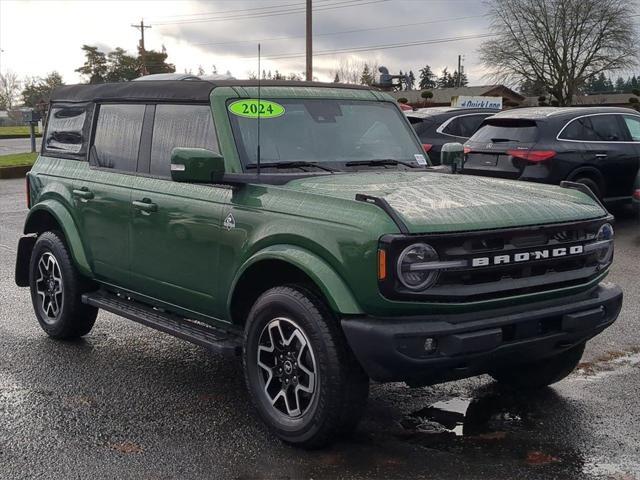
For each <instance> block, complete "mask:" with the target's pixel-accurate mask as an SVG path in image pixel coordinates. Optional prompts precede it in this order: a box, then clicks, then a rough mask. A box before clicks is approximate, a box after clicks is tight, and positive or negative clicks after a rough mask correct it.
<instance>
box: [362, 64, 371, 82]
mask: <svg viewBox="0 0 640 480" xmlns="http://www.w3.org/2000/svg"><path fill="white" fill-rule="evenodd" d="M372 83H373V75H372V74H371V71H370V70H369V65H368V64H366V63H365V64H364V67H363V68H362V75H360V84H361V85H371V84H372Z"/></svg>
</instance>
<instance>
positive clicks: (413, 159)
mask: <svg viewBox="0 0 640 480" xmlns="http://www.w3.org/2000/svg"><path fill="white" fill-rule="evenodd" d="M252 101H253V102H255V103H254V104H253V105H251V104H249V107H253V110H255V107H256V104H257V100H252V99H249V100H242V101H235V102H233V101H232V102H230V104H229V106H228V110H229V117H230V119H231V125H232V128H233V134H234V137H235V141H236V145H237V147H238V153H239V154H240V158H241V160H242V163H243V164H244V165H245V166H247V165H252V164H255V163H256V161H257V136H258V128H257V115H256V112H255V111H254V112H253V113H252V112H251V108H247V106H246V103H248V102H252ZM261 103H266V104H267V107H266V109H265V108H261V119H260V163H261V165H263V166H265V167H268V166H269V164H270V163H271V164H276V163H278V164H281V163H283V162H313V163H316V162H317V163H334V164H335V165H334V166H336V167H337V168H340V167H341V166H344V164H346V163H347V162H353V161H363V160H366V161H369V160H387V161H397V162H398V164H400V163H401V162H410V163H411V164H412V165H411V166H413V165H415V166H418V165H426V160H425V158H424V152H423V151H422V149H421V148H420V144H419V143H418V142H417V140H416V138H415V136H414V134H413V132H412V131H411V126H410V125H409V124H408V122H407V121H406V119H405V118H404V117H403V114H402V113H401V112H400V111H398V109H397V108H396V106H395V105H393V104H390V103H386V102H369V101H350V100H327V99H318V100H315V99H314V100H307V99H304V100H303V99H278V100H266V99H263V100H262V101H261ZM239 107H242V108H239ZM243 110H244V112H243ZM262 110H264V112H263V111H262ZM340 164H342V165H340Z"/></svg>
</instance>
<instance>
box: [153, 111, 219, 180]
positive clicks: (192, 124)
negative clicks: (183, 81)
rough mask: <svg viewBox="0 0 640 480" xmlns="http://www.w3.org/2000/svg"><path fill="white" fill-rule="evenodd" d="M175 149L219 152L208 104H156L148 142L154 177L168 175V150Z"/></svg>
mask: <svg viewBox="0 0 640 480" xmlns="http://www.w3.org/2000/svg"><path fill="white" fill-rule="evenodd" d="M176 147H188V148H206V149H208V150H212V151H214V152H219V148H218V139H217V138H216V132H215V129H214V126H213V119H212V116H211V108H210V107H209V106H208V105H157V106H156V114H155V121H154V123H153V140H152V142H151V168H150V173H151V174H153V175H161V176H166V177H168V176H170V175H171V172H170V165H171V151H172V150H173V149H174V148H176Z"/></svg>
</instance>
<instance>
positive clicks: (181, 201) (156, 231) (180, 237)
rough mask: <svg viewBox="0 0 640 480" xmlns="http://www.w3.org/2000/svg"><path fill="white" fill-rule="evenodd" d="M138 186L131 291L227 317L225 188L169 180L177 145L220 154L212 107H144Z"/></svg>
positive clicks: (134, 198) (227, 192)
mask: <svg viewBox="0 0 640 480" xmlns="http://www.w3.org/2000/svg"><path fill="white" fill-rule="evenodd" d="M147 108H148V113H147V121H146V122H145V136H144V139H143V142H142V143H143V148H144V150H145V151H144V152H142V154H141V161H140V166H139V174H140V177H139V183H138V184H137V186H136V188H135V189H134V190H133V193H132V197H131V202H132V213H131V215H132V222H131V230H130V238H131V277H132V279H133V281H134V282H135V284H136V291H137V292H139V293H141V294H143V295H146V296H148V297H152V298H155V299H157V300H160V301H162V302H165V303H168V304H172V305H175V306H178V307H181V308H183V309H185V310H191V311H195V312H197V313H201V314H205V315H208V316H212V317H216V318H220V317H223V316H224V312H223V311H221V307H220V306H221V305H225V302H219V301H217V300H218V296H219V292H218V290H217V286H218V283H217V279H218V278H219V274H218V271H217V269H218V255H219V248H220V239H221V236H222V235H223V234H224V232H226V230H224V229H223V227H222V223H223V212H224V211H225V208H226V205H228V203H229V202H230V199H231V193H232V192H231V190H230V189H228V188H226V187H224V186H216V185H201V184H200V185H199V184H189V183H179V182H173V181H172V180H171V173H170V164H171V151H172V149H173V148H175V147H195V148H206V149H209V150H212V151H216V152H217V151H219V148H218V141H217V138H216V132H215V128H214V125H213V120H212V113H211V109H210V106H209V105H198V104H185V105H178V104H158V105H150V106H148V107H147Z"/></svg>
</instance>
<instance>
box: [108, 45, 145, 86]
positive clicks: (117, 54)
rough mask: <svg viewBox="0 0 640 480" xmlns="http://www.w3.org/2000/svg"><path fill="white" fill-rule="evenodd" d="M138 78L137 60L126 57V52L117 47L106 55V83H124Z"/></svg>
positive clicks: (129, 56)
mask: <svg viewBox="0 0 640 480" xmlns="http://www.w3.org/2000/svg"><path fill="white" fill-rule="evenodd" d="M139 76H140V65H139V63H138V59H137V58H136V57H134V56H132V55H127V51H126V50H124V49H122V48H120V47H117V48H116V49H115V50H114V51H112V52H109V53H108V54H107V73H106V75H105V81H107V82H126V81H129V80H133V79H134V78H138V77H139Z"/></svg>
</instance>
